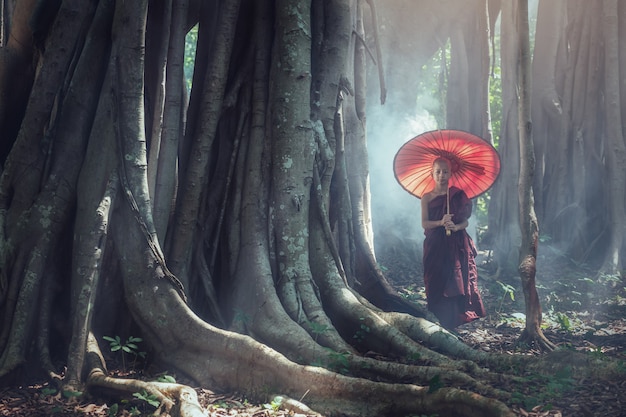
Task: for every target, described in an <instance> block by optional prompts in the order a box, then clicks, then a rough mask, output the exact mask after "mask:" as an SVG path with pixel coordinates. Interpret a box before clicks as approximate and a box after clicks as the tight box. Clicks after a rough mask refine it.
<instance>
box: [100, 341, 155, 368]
mask: <svg viewBox="0 0 626 417" xmlns="http://www.w3.org/2000/svg"><path fill="white" fill-rule="evenodd" d="M102 338H103V339H104V340H106V341H107V342H109V345H110V348H111V352H119V351H121V352H122V367H123V368H124V370H126V359H125V354H129V355H133V356H134V357H135V361H136V360H137V357H142V358H145V357H146V352H141V351H139V346H138V345H137V343H139V342H142V341H143V339H142V338H140V337H134V336H130V337H129V338H128V339H126V342H124V343H122V339H121V338H120V337H119V336H115V337H110V336H102Z"/></svg>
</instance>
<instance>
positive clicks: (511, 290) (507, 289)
mask: <svg viewBox="0 0 626 417" xmlns="http://www.w3.org/2000/svg"><path fill="white" fill-rule="evenodd" d="M497 283H498V284H500V288H501V289H502V298H501V299H500V306H499V307H498V310H497V311H498V313H499V312H501V311H502V304H503V303H504V299H505V298H506V296H507V295H508V296H509V297H510V298H511V301H515V287H513V286H512V285H509V284H505V283H503V282H501V281H497Z"/></svg>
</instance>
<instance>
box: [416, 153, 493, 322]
mask: <svg viewBox="0 0 626 417" xmlns="http://www.w3.org/2000/svg"><path fill="white" fill-rule="evenodd" d="M451 174H452V167H451V163H450V161H449V160H447V159H445V158H437V159H436V160H435V161H434V162H433V170H432V176H433V179H434V180H435V187H434V189H433V190H432V191H430V192H428V193H426V194H425V195H424V196H423V197H422V202H421V205H422V227H423V228H424V234H425V235H426V238H425V240H424V283H425V284H426V300H427V302H428V309H429V310H430V311H432V312H433V314H435V316H437V318H438V319H439V323H440V324H441V325H442V326H443V327H445V328H446V329H448V330H452V329H454V328H456V327H457V326H459V325H461V324H464V323H469V322H470V321H473V320H476V319H478V318H480V317H484V316H485V307H484V305H483V301H482V299H481V297H480V294H479V292H478V283H477V280H478V272H477V269H476V262H475V257H476V247H475V246H474V242H473V241H472V238H471V237H470V236H469V235H468V234H467V231H466V230H465V228H466V227H467V225H468V218H469V217H470V215H471V214H472V201H471V200H470V199H469V198H467V195H466V194H465V192H464V191H463V190H461V189H459V188H456V187H451V188H450V190H449V193H450V195H449V201H450V211H449V212H450V214H447V212H448V210H447V204H448V203H447V202H448V195H447V194H448V181H449V179H450V176H451ZM446 231H449V235H448V234H446Z"/></svg>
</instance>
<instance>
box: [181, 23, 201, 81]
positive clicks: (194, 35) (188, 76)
mask: <svg viewBox="0 0 626 417" xmlns="http://www.w3.org/2000/svg"><path fill="white" fill-rule="evenodd" d="M197 44H198V25H195V26H194V27H193V28H191V30H190V31H189V32H188V33H187V36H185V67H184V68H185V69H184V71H185V81H186V84H187V88H188V89H189V90H191V84H192V81H193V68H194V64H195V60H196V46H197Z"/></svg>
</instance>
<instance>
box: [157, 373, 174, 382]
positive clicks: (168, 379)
mask: <svg viewBox="0 0 626 417" xmlns="http://www.w3.org/2000/svg"><path fill="white" fill-rule="evenodd" d="M157 381H158V382H164V383H167V384H175V383H176V378H174V377H173V376H171V375H168V374H167V373H165V374H163V375H159V377H158V378H157Z"/></svg>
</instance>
